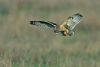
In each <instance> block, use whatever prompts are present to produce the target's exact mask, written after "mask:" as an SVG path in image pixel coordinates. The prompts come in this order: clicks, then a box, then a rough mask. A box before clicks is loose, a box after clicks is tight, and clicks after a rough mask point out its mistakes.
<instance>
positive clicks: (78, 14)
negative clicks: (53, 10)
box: [75, 13, 83, 17]
mask: <svg viewBox="0 0 100 67" xmlns="http://www.w3.org/2000/svg"><path fill="white" fill-rule="evenodd" d="M75 15H77V16H80V17H83V15H82V14H80V13H76V14H75Z"/></svg>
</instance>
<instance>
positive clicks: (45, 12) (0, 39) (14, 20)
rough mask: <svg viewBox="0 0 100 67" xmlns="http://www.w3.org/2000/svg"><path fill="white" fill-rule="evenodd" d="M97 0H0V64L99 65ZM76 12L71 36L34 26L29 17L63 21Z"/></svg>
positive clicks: (2, 66)
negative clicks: (77, 18)
mask: <svg viewBox="0 0 100 67" xmlns="http://www.w3.org/2000/svg"><path fill="white" fill-rule="evenodd" d="M99 6H100V2H99V1H98V0H95V1H91V0H87V1H81V0H70V1H69V0H61V1H58V0H0V67H100V41H99V40H100V35H99V34H100V31H99V29H100V19H99V17H100V15H99V12H100V8H99ZM76 12H80V13H82V14H83V15H84V20H83V21H82V23H80V24H79V25H78V26H77V27H76V29H75V35H74V36H72V37H63V36H59V35H56V34H54V33H53V32H52V31H49V30H46V31H45V30H42V29H37V28H35V27H33V26H31V25H30V24H29V20H47V21H52V22H55V23H59V24H60V23H61V22H63V21H64V20H65V19H66V18H67V17H68V16H69V15H72V14H73V13H76Z"/></svg>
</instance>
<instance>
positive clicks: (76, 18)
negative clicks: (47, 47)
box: [62, 13, 83, 30]
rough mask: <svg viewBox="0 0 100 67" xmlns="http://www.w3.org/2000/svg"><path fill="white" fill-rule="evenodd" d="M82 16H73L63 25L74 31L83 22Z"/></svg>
mask: <svg viewBox="0 0 100 67" xmlns="http://www.w3.org/2000/svg"><path fill="white" fill-rule="evenodd" d="M82 17H83V16H82V15H81V14H79V13H77V14H74V15H72V16H69V17H68V19H67V21H65V22H64V23H63V24H62V25H63V26H65V27H68V29H69V30H73V29H74V28H75V26H76V25H77V24H78V23H79V22H80V21H81V19H82Z"/></svg>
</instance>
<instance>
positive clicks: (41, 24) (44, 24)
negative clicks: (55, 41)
mask: <svg viewBox="0 0 100 67" xmlns="http://www.w3.org/2000/svg"><path fill="white" fill-rule="evenodd" d="M30 24H32V25H34V26H38V27H41V28H53V29H54V28H55V27H56V26H57V24H55V23H53V22H45V21H30Z"/></svg>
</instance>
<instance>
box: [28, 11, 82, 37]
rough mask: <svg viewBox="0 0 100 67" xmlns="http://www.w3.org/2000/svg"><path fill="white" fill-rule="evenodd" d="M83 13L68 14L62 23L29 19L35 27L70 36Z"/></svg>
mask: <svg viewBox="0 0 100 67" xmlns="http://www.w3.org/2000/svg"><path fill="white" fill-rule="evenodd" d="M82 18H83V15H81V14H80V13H76V14H74V15H72V16H69V17H68V18H67V20H65V21H64V22H63V23H62V24H60V25H59V24H56V23H53V22H49V21H48V22H46V21H30V24H31V25H34V26H37V27H45V28H49V29H52V30H53V31H54V33H56V34H61V35H62V36H67V35H68V36H72V35H73V34H74V31H73V29H74V28H75V27H76V25H77V24H78V23H79V22H81V20H82Z"/></svg>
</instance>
